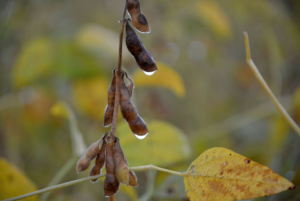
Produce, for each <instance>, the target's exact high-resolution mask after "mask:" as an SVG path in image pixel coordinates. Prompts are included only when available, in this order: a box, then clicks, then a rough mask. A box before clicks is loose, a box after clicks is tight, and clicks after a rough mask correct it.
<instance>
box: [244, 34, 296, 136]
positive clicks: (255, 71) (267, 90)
mask: <svg viewBox="0 0 300 201" xmlns="http://www.w3.org/2000/svg"><path fill="white" fill-rule="evenodd" d="M244 37H245V45H246V54H247V63H248V64H249V66H250V68H251V70H252V72H253V73H254V75H255V77H256V78H257V79H258V81H259V83H260V84H261V85H262V87H263V88H264V90H265V91H266V92H267V94H268V95H269V96H270V98H271V99H272V101H273V102H274V103H275V105H276V107H277V109H278V110H279V112H280V113H281V114H282V115H283V117H284V118H285V120H286V121H287V122H288V123H289V124H290V126H291V127H292V128H293V129H294V130H295V131H296V133H297V134H298V135H299V136H300V128H299V127H298V125H297V124H296V123H295V122H294V120H293V119H292V118H291V117H290V115H289V114H288V113H287V112H286V110H285V109H284V108H283V107H282V105H281V104H280V103H279V101H278V100H277V99H276V97H275V96H274V94H273V92H272V91H271V89H270V88H269V86H268V85H267V83H266V82H265V80H264V78H263V77H262V76H261V74H260V73H259V71H258V69H257V67H256V65H255V64H254V62H253V61H252V59H251V52H250V45H249V38H248V34H247V32H244Z"/></svg>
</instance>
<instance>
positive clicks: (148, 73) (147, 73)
mask: <svg viewBox="0 0 300 201" xmlns="http://www.w3.org/2000/svg"><path fill="white" fill-rule="evenodd" d="M156 71H157V70H155V71H152V72H146V71H143V72H144V73H145V74H146V75H148V76H150V75H153V74H154V73H155V72H156Z"/></svg>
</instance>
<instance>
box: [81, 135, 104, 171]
mask: <svg viewBox="0 0 300 201" xmlns="http://www.w3.org/2000/svg"><path fill="white" fill-rule="evenodd" d="M99 143H100V140H98V141H97V142H94V143H93V144H91V145H90V146H89V147H88V148H87V150H86V152H85V154H84V156H82V157H81V158H80V159H79V160H78V162H77V166H76V169H77V172H82V171H84V170H86V169H87V168H88V167H89V166H90V164H91V161H92V160H93V159H94V158H95V157H96V156H97V154H98V153H99V151H100V148H99Z"/></svg>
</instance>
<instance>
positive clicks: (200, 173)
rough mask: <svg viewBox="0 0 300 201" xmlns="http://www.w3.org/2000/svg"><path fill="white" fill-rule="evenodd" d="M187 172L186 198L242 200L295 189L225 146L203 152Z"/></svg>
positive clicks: (266, 169) (207, 200) (209, 200)
mask: <svg viewBox="0 0 300 201" xmlns="http://www.w3.org/2000/svg"><path fill="white" fill-rule="evenodd" d="M187 174H188V175H187V176H184V184H185V190H186V195H187V197H188V198H189V200H203V201H215V200H226V201H230V200H232V201H233V200H244V199H251V198H256V197H262V196H268V195H272V194H275V193H279V192H281V191H284V190H288V189H291V188H294V185H293V184H292V183H291V182H289V181H288V180H286V179H285V178H283V177H281V176H280V175H278V174H276V173H275V172H273V171H272V170H271V169H269V168H268V167H266V166H263V165H261V164H259V163H256V162H254V161H251V160H249V159H247V158H245V157H244V156H241V155H239V154H237V153H235V152H233V151H231V150H229V149H224V148H212V149H209V150H207V151H205V152H203V153H202V154H201V155H200V156H199V157H198V158H197V159H196V160H195V161H194V162H192V164H191V166H190V167H189V169H188V171H187Z"/></svg>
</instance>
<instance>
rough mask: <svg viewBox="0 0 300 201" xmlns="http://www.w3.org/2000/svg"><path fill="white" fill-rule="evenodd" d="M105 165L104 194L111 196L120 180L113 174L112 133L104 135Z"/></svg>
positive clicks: (113, 140) (115, 191) (118, 185)
mask: <svg viewBox="0 0 300 201" xmlns="http://www.w3.org/2000/svg"><path fill="white" fill-rule="evenodd" d="M104 141H105V153H106V160H105V167H106V177H105V180H104V195H105V196H106V197H110V196H113V195H114V194H116V193H117V192H118V190H119V187H120V182H119V181H118V179H117V177H116V175H115V165H114V159H113V157H114V144H115V137H114V136H113V135H107V136H106V137H105V140H104Z"/></svg>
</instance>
